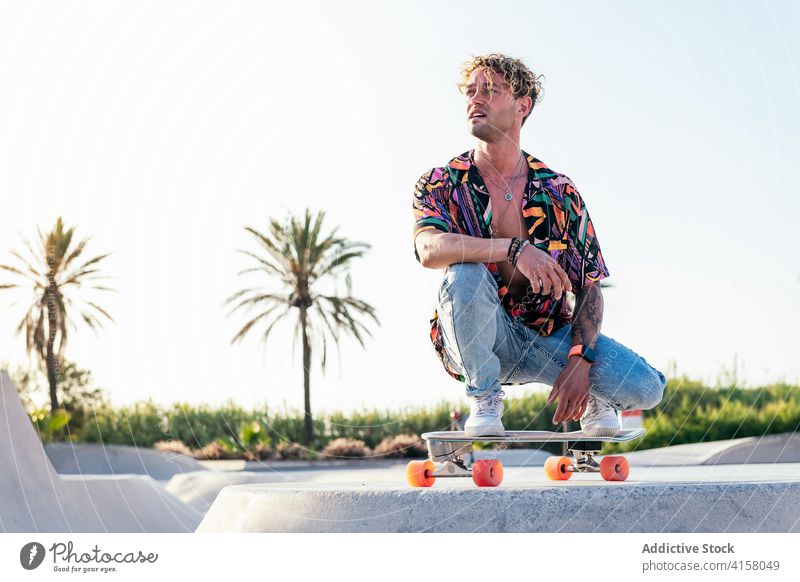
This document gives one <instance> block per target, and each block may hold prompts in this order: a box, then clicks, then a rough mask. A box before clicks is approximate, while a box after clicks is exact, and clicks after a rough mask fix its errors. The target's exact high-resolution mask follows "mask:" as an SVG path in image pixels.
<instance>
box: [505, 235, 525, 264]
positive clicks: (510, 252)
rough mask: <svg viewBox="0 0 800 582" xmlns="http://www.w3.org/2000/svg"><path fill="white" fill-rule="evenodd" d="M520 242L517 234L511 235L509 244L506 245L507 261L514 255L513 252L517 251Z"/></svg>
mask: <svg viewBox="0 0 800 582" xmlns="http://www.w3.org/2000/svg"><path fill="white" fill-rule="evenodd" d="M521 242H522V239H521V238H519V237H518V236H515V237H513V238H512V239H511V244H510V245H508V253H507V255H508V256H507V258H506V260H507V261H508V262H509V263H510V262H511V259H512V257H513V256H514V254H515V253H516V252H517V249H518V248H519V245H520V243H521Z"/></svg>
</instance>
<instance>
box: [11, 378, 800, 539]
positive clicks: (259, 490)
mask: <svg viewBox="0 0 800 582" xmlns="http://www.w3.org/2000/svg"><path fill="white" fill-rule="evenodd" d="M0 389H1V390H0V406H2V408H3V410H2V412H0V435H2V439H3V440H2V443H1V444H0V466H2V467H3V468H4V473H3V475H2V478H0V531H4V532H69V531H74V532H151V531H152V532H194V531H197V532H422V531H436V532H473V531H476V532H594V531H598V532H800V435H797V434H783V435H770V436H767V437H752V438H746V439H735V440H730V441H718V442H710V443H700V444H690V445H675V446H671V447H666V448H663V449H650V450H644V451H637V452H633V453H627V454H625V456H626V458H627V459H628V460H629V462H630V466H631V471H630V476H629V477H628V479H627V480H626V481H623V482H607V481H603V480H602V478H601V477H600V475H599V474H580V473H579V474H573V476H572V478H571V479H569V480H567V481H550V480H549V479H547V478H546V477H545V475H544V471H543V468H542V465H543V464H544V460H545V459H546V458H547V457H548V456H550V454H549V453H545V452H543V451H539V450H535V449H509V450H501V451H489V450H484V451H476V452H475V458H476V459H478V458H490V457H497V458H499V459H500V460H501V462H502V463H503V465H504V479H503V483H502V484H501V485H500V486H499V487H496V488H478V487H476V486H475V485H474V483H473V482H472V480H471V479H468V478H438V479H437V480H436V483H435V484H434V485H433V487H431V488H411V487H410V486H409V485H408V484H407V483H406V480H405V467H406V464H407V461H406V460H394V461H392V460H370V459H365V460H341V461H335V460H334V461H325V462H317V461H294V462H292V461H268V462H245V461H203V462H198V461H195V460H194V459H191V458H189V457H184V456H183V455H176V454H174V453H162V452H159V451H154V450H152V449H138V448H135V447H123V446H103V445H99V444H83V443H81V444H71V443H50V444H48V445H46V447H42V445H41V442H40V440H39V436H38V435H37V434H36V430H35V429H34V427H33V425H32V424H31V422H30V420H29V418H28V416H27V414H26V413H25V411H24V409H23V407H22V403H21V402H20V400H19V397H18V395H17V394H16V389H15V388H14V386H13V384H12V383H11V380H10V378H9V377H8V374H7V373H6V372H5V371H0Z"/></svg>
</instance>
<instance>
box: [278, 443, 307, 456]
mask: <svg viewBox="0 0 800 582" xmlns="http://www.w3.org/2000/svg"><path fill="white" fill-rule="evenodd" d="M275 453H276V455H277V457H278V458H279V459H283V460H286V459H308V458H309V454H308V451H307V450H306V449H305V448H304V447H303V446H302V445H299V444H297V443H289V442H286V441H284V442H282V443H280V444H279V445H278V446H277V448H276V449H275Z"/></svg>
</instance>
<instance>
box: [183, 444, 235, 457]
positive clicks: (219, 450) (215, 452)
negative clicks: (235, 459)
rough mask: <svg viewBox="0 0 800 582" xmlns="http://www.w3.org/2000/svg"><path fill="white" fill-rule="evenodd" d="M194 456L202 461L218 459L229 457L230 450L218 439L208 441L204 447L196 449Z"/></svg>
mask: <svg viewBox="0 0 800 582" xmlns="http://www.w3.org/2000/svg"><path fill="white" fill-rule="evenodd" d="M192 456H193V457H194V458H195V459H198V460H200V461H216V460H218V459H227V458H229V455H228V452H227V451H226V450H225V447H224V446H222V443H220V442H218V441H214V442H211V443H208V444H207V445H206V446H204V447H203V448H202V449H198V450H196V451H194V453H192Z"/></svg>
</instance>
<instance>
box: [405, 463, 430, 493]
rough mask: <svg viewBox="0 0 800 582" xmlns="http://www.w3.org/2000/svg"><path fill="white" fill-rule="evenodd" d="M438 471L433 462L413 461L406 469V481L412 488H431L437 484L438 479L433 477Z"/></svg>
mask: <svg viewBox="0 0 800 582" xmlns="http://www.w3.org/2000/svg"><path fill="white" fill-rule="evenodd" d="M435 469H436V465H434V464H433V461H431V460H430V459H426V460H424V461H411V462H409V463H408V466H407V467H406V479H407V480H408V484H409V485H411V486H412V487H430V486H431V485H433V484H434V483H436V477H434V476H433V475H432V473H433V471H434V470H435Z"/></svg>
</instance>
